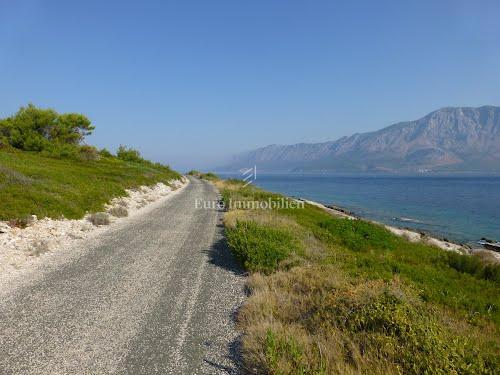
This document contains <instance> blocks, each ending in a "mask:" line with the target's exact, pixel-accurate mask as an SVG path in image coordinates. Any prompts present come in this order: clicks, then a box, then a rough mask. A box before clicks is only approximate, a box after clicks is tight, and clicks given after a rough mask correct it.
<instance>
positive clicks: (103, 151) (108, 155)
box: [99, 148, 113, 158]
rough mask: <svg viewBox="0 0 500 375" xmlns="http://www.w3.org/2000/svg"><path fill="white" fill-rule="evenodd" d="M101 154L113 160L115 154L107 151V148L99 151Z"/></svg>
mask: <svg viewBox="0 0 500 375" xmlns="http://www.w3.org/2000/svg"><path fill="white" fill-rule="evenodd" d="M99 154H100V155H101V156H102V157H103V158H112V157H113V154H112V153H111V152H110V151H109V150H108V149H107V148H103V149H101V150H100V151H99Z"/></svg>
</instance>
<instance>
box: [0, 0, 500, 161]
mask: <svg viewBox="0 0 500 375" xmlns="http://www.w3.org/2000/svg"><path fill="white" fill-rule="evenodd" d="M499 19H500V2H499V1H497V0H491V1H487V0H484V1H483V0H475V1H473V0H470V1H461V0H433V1H426V0H420V1H402V0H395V1H382V0H378V1H373V0H370V1H319V0H318V1H308V0H303V1H293V0H283V1H277V0H262V1H260V0H252V1H238V0H225V1H217V0H200V1H189V0H178V1H138V0H137V1H125V0H121V1H103V0H101V1H92V0H85V1H67V0H59V1H54V0H0V116H2V117H3V116H6V115H9V114H11V113H13V112H15V111H16V110H17V109H18V107H19V106H21V105H25V104H27V103H29V102H31V103H34V104H36V105H38V106H42V107H52V108H55V109H56V110H58V111H61V112H66V111H72V112H81V113H84V114H86V115H87V116H89V117H90V119H91V120H92V121H93V123H94V125H95V126H96V131H95V134H94V135H93V136H92V137H91V138H90V140H89V142H90V143H92V144H95V145H98V146H100V147H104V146H106V147H108V148H110V149H115V148H116V147H117V146H118V145H119V144H127V145H132V146H135V147H136V148H138V149H140V150H141V152H142V153H143V154H144V155H145V156H146V157H149V158H153V159H155V160H158V161H162V162H166V163H169V164H171V165H173V166H174V167H177V168H180V169H186V168H191V167H199V168H207V167H208V166H213V165H218V163H219V161H220V160H221V159H222V158H223V157H225V156H226V155H231V154H233V153H236V152H240V151H245V150H248V149H252V148H255V147H258V146H264V145H267V144H272V143H278V144H290V143H297V142H319V141H326V140H334V139H336V138H339V137H340V136H343V135H350V134H352V133H355V132H364V131H370V130H376V129H379V128H382V127H385V126H387V125H390V124H392V123H394V122H398V121H403V120H412V119H416V118H418V117H421V116H423V115H425V114H427V113H428V112H430V111H432V110H435V109H438V108H440V107H444V106H479V105H484V104H492V105H499V104H500V21H499Z"/></svg>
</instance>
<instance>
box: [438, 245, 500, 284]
mask: <svg viewBox="0 0 500 375" xmlns="http://www.w3.org/2000/svg"><path fill="white" fill-rule="evenodd" d="M446 255H447V257H446V259H447V261H448V265H449V266H450V267H451V268H454V269H456V270H457V271H459V272H463V273H468V274H471V275H475V276H478V277H480V278H483V279H486V280H492V281H496V282H500V265H497V264H487V263H485V262H484V261H482V260H481V259H480V258H479V257H475V256H470V255H462V254H457V253H452V252H450V253H447V254H446Z"/></svg>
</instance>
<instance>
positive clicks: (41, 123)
mask: <svg viewBox="0 0 500 375" xmlns="http://www.w3.org/2000/svg"><path fill="white" fill-rule="evenodd" d="M93 130H94V127H93V126H92V125H91V123H90V120H89V119H88V118H86V117H85V116H84V115H81V114H78V113H63V114H59V113H57V112H56V111H54V110H52V109H41V108H37V107H35V106H34V105H32V104H29V105H28V106H27V107H21V108H20V109H19V111H18V112H17V113H16V114H15V115H13V116H11V117H7V118H5V119H2V120H0V136H1V137H2V139H3V140H2V142H8V143H9V145H11V146H12V147H14V148H18V149H21V150H24V151H43V150H46V149H47V148H49V147H50V146H51V144H53V143H60V144H68V145H78V144H80V143H81V142H82V141H83V139H84V138H85V137H86V136H87V135H90V134H91V133H92V131H93Z"/></svg>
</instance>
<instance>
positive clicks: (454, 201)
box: [233, 174, 500, 242]
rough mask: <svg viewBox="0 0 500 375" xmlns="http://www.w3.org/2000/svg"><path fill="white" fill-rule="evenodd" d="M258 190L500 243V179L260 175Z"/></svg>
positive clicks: (450, 235) (451, 235) (448, 235)
mask: <svg viewBox="0 0 500 375" xmlns="http://www.w3.org/2000/svg"><path fill="white" fill-rule="evenodd" d="M233 177H234V176H233ZM255 184H256V185H258V186H260V187H262V188H264V189H266V190H270V191H275V192H279V193H283V194H285V195H289V196H294V197H301V198H306V199H310V200H315V201H318V202H321V203H324V204H333V205H337V206H341V207H344V208H347V209H348V210H350V211H353V212H354V213H356V214H358V215H360V216H363V217H368V218H371V219H374V220H377V221H380V222H384V223H387V224H391V225H395V226H400V227H409V228H414V229H418V230H421V231H425V232H428V233H432V234H435V235H438V236H440V237H445V238H449V239H452V240H455V241H460V242H475V241H477V240H479V239H480V238H481V237H486V238H492V239H497V240H500V176H495V177H471V176H465V177H464V176H432V177H431V176H415V177H407V176H405V177H403V176H379V175H377V176H369V175H296V174H294V175H283V174H280V175H277V174H274V175H265V174H261V175H259V176H258V179H257V180H256V181H255Z"/></svg>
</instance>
